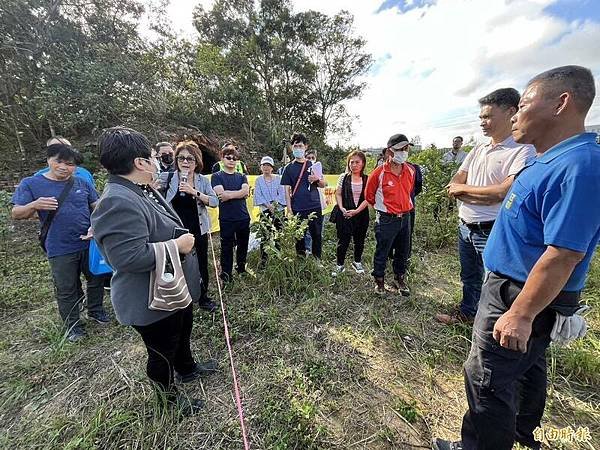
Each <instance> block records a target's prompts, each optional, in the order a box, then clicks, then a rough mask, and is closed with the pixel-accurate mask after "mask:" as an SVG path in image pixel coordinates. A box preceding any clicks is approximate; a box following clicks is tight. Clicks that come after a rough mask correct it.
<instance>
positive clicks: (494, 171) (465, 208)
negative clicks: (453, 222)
mask: <svg viewBox="0 0 600 450" xmlns="http://www.w3.org/2000/svg"><path fill="white" fill-rule="evenodd" d="M534 158H535V149H534V147H533V146H531V145H522V144H517V143H516V142H515V140H514V139H513V137H512V136H509V137H507V138H506V139H505V140H503V141H502V142H500V143H499V144H496V145H492V143H491V142H490V143H488V144H480V145H477V146H476V147H475V148H474V149H473V150H471V151H470V152H469V154H468V155H467V157H466V158H465V160H464V161H463V163H462V164H461V166H460V168H459V169H458V170H459V172H467V183H466V184H468V185H469V186H479V187H484V186H491V185H493V184H501V183H503V182H504V180H506V178H507V177H509V176H511V175H516V174H517V173H519V172H520V171H521V169H523V167H525V166H526V165H527V164H528V163H529V162H530V161H531V160H532V159H534ZM500 204H501V203H496V204H494V205H472V204H470V203H465V202H461V201H459V202H458V217H460V218H461V219H462V220H464V221H465V222H467V223H477V222H489V221H491V220H495V219H496V216H497V215H498V211H499V210H500Z"/></svg>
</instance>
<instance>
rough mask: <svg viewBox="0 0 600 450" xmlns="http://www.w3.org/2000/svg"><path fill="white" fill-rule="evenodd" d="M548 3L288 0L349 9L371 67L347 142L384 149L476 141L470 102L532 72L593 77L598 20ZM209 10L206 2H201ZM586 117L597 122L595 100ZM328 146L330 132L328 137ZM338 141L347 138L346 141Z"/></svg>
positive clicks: (185, 2) (175, 7)
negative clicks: (560, 13)
mask: <svg viewBox="0 0 600 450" xmlns="http://www.w3.org/2000/svg"><path fill="white" fill-rule="evenodd" d="M551 1H552V0H535V1H534V0H512V1H505V0H486V1H473V0H438V1H437V2H436V3H435V4H431V5H426V6H423V7H421V8H414V9H412V10H410V11H408V12H406V13H401V12H400V11H399V10H398V9H395V8H394V9H387V10H384V11H381V12H380V13H376V11H377V10H378V8H379V7H380V5H381V4H382V2H383V0H361V1H355V2H348V1H346V0H327V1H323V0H294V4H295V7H296V9H297V10H308V9H314V10H318V11H321V12H324V13H326V14H335V13H336V12H338V11H339V10H341V9H347V10H349V11H350V12H351V13H352V14H354V17H355V25H356V31H357V33H359V34H360V35H362V36H363V37H365V38H366V39H367V50H368V51H369V52H370V53H371V54H372V55H373V57H374V59H375V60H376V65H377V70H373V71H371V73H370V74H369V75H368V76H367V77H366V80H367V82H368V88H367V89H366V90H365V92H364V93H363V95H362V97H361V98H360V99H355V100H352V101H350V102H349V103H348V107H349V110H350V112H351V114H353V115H356V116H358V117H359V118H358V120H357V121H356V122H355V124H354V136H353V137H352V139H351V143H354V144H359V145H361V146H363V147H370V146H382V145H383V144H384V143H385V142H386V140H387V138H388V137H389V136H390V135H391V134H394V133H396V132H403V133H405V134H407V135H408V136H409V137H411V136H414V135H419V136H420V137H421V139H422V141H423V143H425V144H429V143H431V142H435V143H436V145H438V146H448V145H449V144H450V140H451V138H452V136H454V135H456V134H462V135H463V136H465V137H466V138H468V137H470V136H474V137H475V138H476V139H482V136H481V134H480V132H479V130H478V121H477V115H478V106H477V99H478V98H479V97H481V96H483V95H485V94H486V93H488V92H490V91H492V90H493V89H497V88H499V87H508V86H512V87H515V88H517V89H519V90H521V89H523V87H524V85H525V83H526V82H527V80H528V79H529V78H531V77H532V76H533V75H535V74H536V73H539V72H541V71H543V70H546V69H549V68H551V67H555V66H559V65H563V64H581V65H584V66H587V67H590V68H591V69H592V71H594V74H595V76H596V78H597V79H600V52H598V51H597V48H598V47H597V43H598V42H600V24H598V23H593V22H583V23H582V22H573V23H567V22H565V21H563V20H560V19H559V18H556V17H553V16H550V15H548V14H546V13H545V12H544V7H545V6H546V5H547V4H549V3H551ZM198 3H200V2H199V1H198V0H195V1H194V0H174V1H173V4H172V5H170V7H169V14H170V16H171V18H172V20H173V21H174V24H175V29H181V30H182V31H183V32H185V33H186V34H187V35H190V34H192V33H193V27H192V26H191V20H192V11H193V8H194V6H195V5H196V4H198ZM201 3H202V4H203V6H204V7H205V8H209V7H210V5H211V4H212V0H201ZM588 118H589V120H588V122H589V123H590V124H592V123H594V124H595V123H600V104H599V102H598V101H596V102H595V104H594V107H593V109H592V111H591V113H590V116H589V117H588ZM330 140H331V141H332V143H334V142H335V141H336V140H337V137H336V136H331V137H330ZM343 143H350V142H347V141H344V142H343Z"/></svg>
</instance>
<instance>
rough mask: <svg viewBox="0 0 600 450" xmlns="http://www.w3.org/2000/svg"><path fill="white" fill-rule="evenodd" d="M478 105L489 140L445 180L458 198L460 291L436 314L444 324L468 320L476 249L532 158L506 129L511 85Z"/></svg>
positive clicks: (515, 99) (476, 281) (515, 101)
mask: <svg viewBox="0 0 600 450" xmlns="http://www.w3.org/2000/svg"><path fill="white" fill-rule="evenodd" d="M479 105H480V106H481V111H480V114H479V119H480V120H481V129H482V131H483V134H484V136H489V137H490V138H491V140H490V142H488V143H487V144H483V145H478V146H476V147H475V148H474V149H473V150H472V151H471V152H469V154H468V156H467V157H466V158H465V160H464V161H463V163H462V164H461V166H460V168H459V169H458V172H457V173H456V175H455V176H454V178H452V181H451V182H450V184H449V185H448V195H449V196H450V197H454V198H457V199H458V200H459V206H458V217H459V220H460V223H459V225H458V254H459V257H460V279H461V281H462V284H463V295H462V301H461V303H460V306H459V307H458V308H455V310H454V311H452V312H451V313H450V314H438V315H436V319H437V320H438V321H439V322H442V323H444V324H447V325H448V324H454V323H458V322H467V323H472V322H473V319H474V317H475V313H476V312H477V305H478V304H479V296H480V295H481V284H482V283H483V275H484V267H483V260H482V258H481V255H482V253H483V249H484V247H485V244H486V242H487V239H488V236H489V235H490V231H491V230H492V226H493V225H494V221H495V220H496V216H497V215H498V210H499V209H500V204H501V202H502V200H504V197H505V196H506V193H507V192H508V190H509V189H510V186H511V184H512V182H513V179H514V177H515V175H516V174H517V173H519V171H520V170H521V169H522V168H523V167H525V165H526V164H527V162H528V161H530V160H531V159H533V158H535V150H534V148H533V147H532V146H531V145H522V144H518V143H516V142H515V140H514V139H513V137H512V135H511V132H510V129H511V123H510V119H511V117H512V116H513V115H514V114H515V113H516V112H517V109H518V106H519V93H518V92H517V91H516V90H515V89H512V88H504V89H498V90H496V91H494V92H492V93H490V94H488V95H486V96H485V97H483V98H481V99H480V100H479Z"/></svg>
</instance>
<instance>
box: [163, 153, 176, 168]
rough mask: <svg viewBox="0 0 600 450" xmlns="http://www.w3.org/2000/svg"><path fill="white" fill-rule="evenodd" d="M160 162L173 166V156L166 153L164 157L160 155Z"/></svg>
mask: <svg viewBox="0 0 600 450" xmlns="http://www.w3.org/2000/svg"><path fill="white" fill-rule="evenodd" d="M160 160H161V161H162V162H163V163H164V164H166V165H168V166H170V165H171V164H173V155H171V154H170V153H165V154H164V155H160Z"/></svg>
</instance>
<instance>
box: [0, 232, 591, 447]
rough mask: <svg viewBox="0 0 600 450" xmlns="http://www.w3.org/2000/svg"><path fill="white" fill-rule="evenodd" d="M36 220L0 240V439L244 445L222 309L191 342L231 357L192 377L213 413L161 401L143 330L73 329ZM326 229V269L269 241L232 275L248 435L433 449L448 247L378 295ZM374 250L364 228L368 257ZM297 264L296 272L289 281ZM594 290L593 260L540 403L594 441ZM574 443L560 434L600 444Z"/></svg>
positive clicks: (417, 257) (450, 339) (447, 381)
mask: <svg viewBox="0 0 600 450" xmlns="http://www.w3.org/2000/svg"><path fill="white" fill-rule="evenodd" d="M33 225H34V224H33V223H25V224H18V225H17V226H16V227H15V228H13V229H11V228H5V230H4V232H3V234H2V239H3V241H2V243H1V245H0V249H4V250H3V253H2V258H3V259H2V264H3V265H2V270H3V273H4V274H5V276H4V277H3V278H2V280H1V281H0V283H1V286H0V288H1V289H0V290H1V292H2V294H0V315H1V317H0V319H1V320H2V324H3V332H2V333H0V420H1V421H2V424H3V426H2V431H0V448H6V449H72V450H75V449H125V448H126V449H149V450H150V449H159V448H160V449H198V448H207V449H208V448H210V449H239V448H241V433H240V428H239V424H238V422H237V417H236V414H237V413H236V408H235V404H234V402H233V397H232V395H233V394H232V379H231V373H230V370H229V366H228V364H229V363H228V357H227V350H226V346H225V342H224V339H223V324H222V320H221V317H220V314H218V313H217V314H214V315H212V314H208V313H206V312H200V311H196V312H195V323H194V329H193V335H192V345H193V350H194V352H195V354H196V356H197V358H198V359H206V358H216V359H217V360H218V361H219V363H220V366H221V370H220V371H219V372H218V373H217V374H215V375H214V376H212V377H210V378H207V379H204V380H202V381H201V382H199V383H192V384H190V385H185V386H184V387H182V389H183V390H184V391H185V392H186V393H187V394H188V395H191V396H197V397H201V398H203V399H205V400H206V410H205V412H203V413H202V414H201V415H199V416H197V417H194V418H187V419H179V418H177V417H175V416H174V415H173V414H172V413H168V412H163V411H162V410H161V409H160V408H159V407H158V400H157V399H156V398H155V395H154V392H153V390H152V389H151V387H150V386H149V385H148V384H147V382H146V376H145V373H144V371H145V350H144V347H143V345H142V343H141V341H140V339H139V337H138V335H137V333H136V332H135V331H133V330H132V329H130V328H126V327H121V326H119V325H117V324H116V323H113V324H111V325H109V326H107V327H100V326H98V325H96V324H92V323H87V324H86V328H87V330H88V337H87V338H86V339H85V340H84V341H82V342H80V343H77V344H70V343H68V342H66V341H65V340H64V335H63V334H62V331H61V329H60V327H59V323H58V315H57V311H56V306H55V303H54V300H53V295H52V286H51V281H50V278H49V276H48V266H47V263H46V262H45V260H44V257H43V255H42V254H41V252H40V251H39V250H38V249H37V244H36V242H35V233H34V226H33ZM10 226H12V225H10ZM324 242H325V245H324V255H325V259H324V262H325V263H326V264H325V268H324V269H320V268H318V267H317V266H316V264H315V262H314V261H313V260H311V259H309V260H306V261H301V262H299V263H298V262H296V261H295V260H293V261H291V262H289V265H290V266H289V267H286V266H285V264H283V263H282V262H281V261H278V260H277V257H276V256H272V257H271V259H270V264H269V266H268V267H267V269H266V271H259V270H257V269H256V268H257V263H258V255H257V254H256V253H253V254H252V255H251V257H250V263H249V264H250V267H251V268H252V269H253V270H255V272H256V277H253V276H245V277H239V278H236V281H235V282H234V283H233V284H232V285H231V286H230V287H228V288H227V289H226V291H225V305H226V309H227V314H228V319H229V324H230V331H231V335H232V345H233V347H234V352H235V362H236V368H237V370H238V375H239V381H240V384H241V388H242V395H243V399H244V409H245V414H246V417H247V425H248V429H249V433H250V436H249V437H250V440H251V444H252V448H256V449H258V448H260V449H347V448H369V449H383V448H386V449H387V448H389V449H396V448H426V447H427V445H428V444H429V442H430V440H431V438H432V437H433V436H442V437H447V438H456V437H458V436H459V432H460V421H461V417H462V414H463V412H464V410H465V407H466V401H465V396H464V390H463V381H462V362H463V361H464V359H465V358H466V356H467V353H468V350H469V346H470V329H469V328H468V327H465V326H455V327H445V326H442V325H440V324H437V323H436V322H435V321H434V320H433V315H434V314H435V313H436V312H438V311H440V310H443V309H446V308H448V307H450V306H452V305H453V304H454V303H456V302H457V300H458V298H459V297H460V283H459V279H458V270H459V264H458V260H457V256H456V254H455V250H454V248H453V247H448V246H446V247H443V248H442V249H436V248H435V246H434V247H433V248H430V247H428V246H427V242H426V241H424V240H423V239H421V238H420V239H419V240H418V241H417V242H416V243H415V254H414V256H413V261H412V271H411V275H410V280H409V281H410V285H411V287H412V290H413V295H412V296H411V297H410V298H409V299H406V298H401V297H400V296H393V295H388V296H386V297H383V298H382V297H377V296H375V295H374V294H373V290H372V283H371V279H370V277H368V276H366V275H365V276H359V275H356V274H355V273H353V272H351V270H347V271H346V272H345V273H344V274H342V275H341V276H339V277H337V278H332V277H331V276H330V271H331V270H332V268H333V255H334V252H335V238H334V230H333V227H332V226H331V225H328V226H327V230H326V238H325V241H324ZM8 248H10V249H11V250H10V251H6V249H8ZM372 255H373V235H372V230H370V232H369V237H368V242H367V248H366V254H365V258H364V262H365V263H366V265H367V266H370V262H371V261H372ZM288 276H294V277H295V278H294V282H293V283H290V285H289V286H288V285H286V286H284V285H283V281H284V280H285V279H286V277H288ZM599 289H600V264H599V262H598V259H596V261H595V262H594V266H593V268H592V271H591V274H590V279H589V282H588V288H587V290H586V292H585V296H584V300H585V301H587V302H588V303H590V304H591V305H592V306H594V308H595V309H594V310H593V311H592V312H591V314H590V316H589V322H590V325H591V328H592V329H591V331H590V333H589V334H588V336H587V337H586V338H585V339H583V340H581V341H578V342H576V343H574V344H572V345H571V346H570V347H568V348H554V347H553V348H552V349H551V351H550V352H549V374H550V387H549V397H548V406H547V409H546V414H545V417H544V423H545V424H546V425H549V426H553V427H565V426H569V425H570V426H572V427H574V428H577V427H578V426H587V427H589V428H590V430H591V431H592V439H593V440H592V445H593V446H594V447H595V448H600V407H599V405H600V393H599V391H600V390H599V389H598V386H599V385H600V383H599V382H600V375H599V374H600V370H599V369H600V366H599V364H600V354H599V353H600V352H599V351H598V350H599V343H600V335H599V330H600V314H599V313H598V311H597V310H598V308H599V307H600V299H599V295H598V293H599ZM107 301H108V299H107ZM569 445H570V446H564V448H567V449H578V448H581V449H589V448H592V447H590V446H586V445H575V444H569ZM419 446H420V447H419ZM554 448H558V447H556V446H555V447H554Z"/></svg>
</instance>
